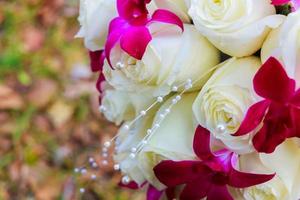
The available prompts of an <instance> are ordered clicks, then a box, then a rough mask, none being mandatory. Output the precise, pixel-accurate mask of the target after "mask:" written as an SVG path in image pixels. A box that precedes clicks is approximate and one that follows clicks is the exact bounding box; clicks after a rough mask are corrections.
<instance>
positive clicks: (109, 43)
mask: <svg viewBox="0 0 300 200" xmlns="http://www.w3.org/2000/svg"><path fill="white" fill-rule="evenodd" d="M123 31H124V30H123V29H120V30H119V29H118V30H115V31H113V32H111V33H110V34H109V35H108V37H107V40H106V43H105V56H106V59H107V62H108V64H109V65H110V66H112V65H111V61H110V52H111V50H112V49H113V47H114V46H115V45H116V43H117V42H118V41H119V39H120V37H121V36H122V33H123Z"/></svg>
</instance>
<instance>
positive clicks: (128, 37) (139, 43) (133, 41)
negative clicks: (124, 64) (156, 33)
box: [120, 26, 152, 60]
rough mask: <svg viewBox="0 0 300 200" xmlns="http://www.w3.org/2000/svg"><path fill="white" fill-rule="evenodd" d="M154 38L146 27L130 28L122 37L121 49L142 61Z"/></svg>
mask: <svg viewBox="0 0 300 200" xmlns="http://www.w3.org/2000/svg"><path fill="white" fill-rule="evenodd" d="M151 39H152V37H151V34H150V32H149V30H148V29H147V28H146V27H143V26H138V27H135V26H133V27H130V28H128V29H127V30H126V31H125V33H124V34H123V35H122V37H121V40H120V44H121V48H122V49H123V50H124V51H125V52H127V53H128V54H129V55H131V56H132V57H134V58H136V59H138V60H141V59H142V57H143V55H144V53H145V50H146V47H147V45H148V43H149V42H150V41H151Z"/></svg>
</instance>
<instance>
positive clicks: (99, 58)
mask: <svg viewBox="0 0 300 200" xmlns="http://www.w3.org/2000/svg"><path fill="white" fill-rule="evenodd" d="M89 56H90V62H91V63H90V66H91V70H92V72H99V73H100V74H99V76H98V80H97V83H96V88H97V90H98V91H99V92H100V93H101V92H102V90H101V83H102V82H103V81H104V80H105V77H104V75H103V73H102V67H103V63H104V59H105V53H104V50H99V51H89Z"/></svg>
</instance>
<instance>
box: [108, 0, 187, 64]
mask: <svg viewBox="0 0 300 200" xmlns="http://www.w3.org/2000/svg"><path fill="white" fill-rule="evenodd" d="M149 2H150V0H117V10H118V13H119V16H118V17H116V18H114V19H113V20H112V21H111V22H110V25H109V31H108V36H107V40H106V44H105V55H106V58H107V61H108V63H109V64H110V65H111V61H110V52H111V50H112V48H113V47H114V46H115V45H116V44H117V43H118V42H120V47H121V48H122V49H123V50H124V51H125V52H127V53H128V54H129V55H130V56H132V57H134V58H136V59H139V60H140V59H142V57H143V54H144V52H145V50H146V47H147V45H148V43H149V42H150V41H151V40H152V36H151V34H150V31H149V29H148V26H149V25H150V24H151V23H153V22H160V23H168V24H174V25H176V26H178V27H180V28H181V30H182V31H183V23H182V21H181V20H180V18H179V17H177V16H176V15H175V14H174V13H172V12H170V11H168V10H163V9H158V10H156V11H155V12H154V13H153V14H152V16H151V17H150V16H149V13H148V10H147V8H146V5H147V4H148V3H149Z"/></svg>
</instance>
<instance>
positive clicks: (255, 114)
mask: <svg viewBox="0 0 300 200" xmlns="http://www.w3.org/2000/svg"><path fill="white" fill-rule="evenodd" d="M269 106H270V102H269V101H268V100H264V101H260V102H258V103H256V104H254V105H252V106H251V107H250V108H249V110H248V111H247V114H246V117H245V119H244V120H243V122H242V124H241V126H240V127H239V129H238V131H237V132H236V133H235V134H234V136H241V135H245V134H247V133H249V132H251V131H252V130H253V129H255V128H256V127H257V126H258V125H259V124H260V123H261V122H262V120H263V118H264V116H265V114H266V110H267V109H268V107H269Z"/></svg>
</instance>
